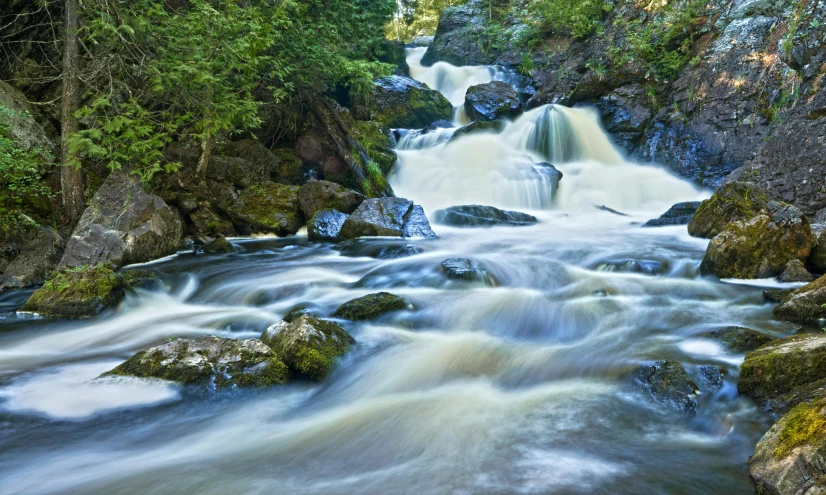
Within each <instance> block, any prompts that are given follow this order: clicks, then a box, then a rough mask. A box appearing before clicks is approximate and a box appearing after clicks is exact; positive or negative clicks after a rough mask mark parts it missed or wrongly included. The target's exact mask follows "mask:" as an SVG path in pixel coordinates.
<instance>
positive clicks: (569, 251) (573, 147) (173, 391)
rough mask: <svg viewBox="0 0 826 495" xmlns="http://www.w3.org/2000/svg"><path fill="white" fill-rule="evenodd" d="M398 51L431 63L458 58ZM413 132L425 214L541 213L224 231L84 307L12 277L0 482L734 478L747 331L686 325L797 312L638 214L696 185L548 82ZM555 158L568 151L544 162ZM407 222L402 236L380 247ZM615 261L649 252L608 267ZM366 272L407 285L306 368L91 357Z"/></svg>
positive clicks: (256, 485)
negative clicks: (322, 230)
mask: <svg viewBox="0 0 826 495" xmlns="http://www.w3.org/2000/svg"><path fill="white" fill-rule="evenodd" d="M415 57H420V54H419V53H417V52H413V53H412V54H411V68H412V69H413V74H414V76H415V77H417V78H419V79H421V80H424V81H426V82H428V83H430V82H433V81H435V80H438V77H440V76H438V74H434V73H435V72H437V71H439V70H442V71H444V73H446V74H455V73H457V72H458V71H459V69H455V68H450V67H438V65H439V64H437V66H436V67H434V68H432V69H425V68H422V67H421V66H417V64H416V63H415V62H416V59H415ZM461 70H462V71H465V72H466V73H468V74H477V73H487V74H488V75H489V76H491V77H493V76H494V75H495V73H496V71H495V70H493V69H489V68H484V67H483V68H471V69H461ZM431 72H433V73H431ZM428 78H433V79H428ZM450 78H451V84H452V85H453V86H452V87H453V88H454V89H451V90H449V91H457V92H458V91H462V92H463V91H464V89H461V88H459V89H455V88H457V87H458V86H460V85H461V84H460V83H461V82H458V83H457V82H456V81H453V79H452V78H454V76H453V75H451V76H450ZM470 78H471V76H468V79H470ZM476 82H479V81H475V80H474V81H473V82H470V83H468V84H467V85H470V84H475V83H476ZM481 82H484V81H481ZM433 84H434V86H435V87H438V88H439V89H442V90H443V91H448V90H445V89H443V88H444V87H445V86H441V85H440V84H437V83H435V82H434V83H433ZM462 87H464V88H465V89H466V86H462ZM448 98H453V96H452V95H450V94H448ZM453 131H454V129H443V130H439V131H436V132H439V133H443V134H445V135H447V136H448V137H449V135H450V134H452V132H453ZM426 137H427V135H424V136H418V137H411V138H410V139H408V140H407V142H406V143H401V144H400V147H403V148H404V149H402V150H400V162H399V164H398V166H397V170H396V172H395V174H394V175H393V176H392V177H391V181H392V183H393V184H392V185H393V187H394V189H395V191H396V192H397V194H398V195H399V196H405V197H408V198H410V199H412V200H415V201H416V202H417V203H420V204H422V205H423V206H424V207H425V209H426V211H427V213H428V214H429V215H431V217H432V213H433V212H434V211H435V209H437V208H441V207H445V206H449V205H460V204H470V203H479V204H486V205H493V206H499V207H508V208H513V209H519V210H520V211H525V212H528V213H531V214H533V215H535V216H537V217H538V218H539V220H540V222H539V223H538V224H536V225H532V226H522V227H493V228H467V229H461V228H449V227H444V226H439V225H434V230H435V231H436V233H437V234H438V236H439V237H438V238H437V239H435V240H426V241H425V240H422V241H410V240H406V241H400V240H394V239H369V240H361V241H359V242H357V243H356V244H354V245H349V246H346V247H339V248H336V246H334V245H328V244H310V243H308V242H307V240H306V237H296V238H291V239H256V240H251V239H248V240H238V241H235V244H236V245H237V246H238V247H239V248H240V250H239V251H238V252H236V253H234V254H229V255H197V256H196V255H192V254H181V255H178V256H176V257H173V258H171V259H166V260H162V261H159V262H156V263H153V264H152V266H153V267H154V268H156V269H158V270H160V271H162V272H164V273H165V274H166V275H165V277H166V281H167V283H168V284H169V286H170V288H169V289H170V290H169V291H168V292H166V293H140V294H138V295H137V296H133V297H131V298H129V299H127V301H126V302H125V303H124V304H122V305H121V306H120V307H119V308H117V309H116V310H115V311H113V312H110V313H108V314H105V315H102V316H100V317H98V318H96V319H94V320H92V321H85V322H66V321H49V320H45V319H38V318H35V317H32V316H27V315H17V314H15V313H14V309H16V308H17V307H19V306H20V305H21V304H22V302H23V301H24V300H25V298H26V295H27V294H26V293H10V294H7V295H5V296H2V297H3V299H2V300H0V311H2V312H3V313H2V314H1V315H0V401H2V402H0V406H1V407H2V410H0V422H2V432H3V435H2V437H0V493H4V494H45V493H84V494H120V493H123V494H126V493H208V494H212V493H214V494H226V493H290V494H315V493H327V494H329V493H333V494H351V493H363V494H385V493H428V494H429V493H433V494H443V493H467V494H471V493H497V494H498V493H502V494H510V493H529V494H533V493H536V494H540V493H541V494H546V493H588V494H593V493H605V494H617V493H627V494H639V493H669V494H697V493H703V494H737V493H742V494H747V493H752V490H753V489H752V487H751V485H750V483H749V481H748V476H747V474H746V471H745V468H744V463H745V461H746V459H747V458H748V456H749V455H750V453H751V452H752V451H753V448H754V445H755V443H756V442H757V440H758V439H759V437H760V436H761V435H762V433H763V432H764V431H765V430H766V429H767V427H768V424H767V422H766V418H764V417H763V416H762V415H761V414H760V413H759V411H758V410H757V408H756V407H755V406H754V404H753V403H752V402H751V401H749V400H747V399H743V398H740V397H738V396H737V392H736V385H735V384H736V376H737V373H738V365H739V363H740V362H741V361H742V358H743V356H742V355H738V354H732V353H729V352H727V351H725V350H723V349H722V348H721V347H720V346H719V345H718V344H716V343H715V342H713V341H711V340H708V339H705V338H703V335H704V334H706V333H707V332H709V331H711V330H715V329H717V328H720V327H722V326H727V325H735V324H737V325H744V326H749V327H752V328H755V329H759V330H763V331H766V332H768V333H771V334H774V335H778V336H780V335H783V334H786V333H788V332H789V329H788V328H786V327H784V326H782V325H781V324H780V323H776V322H774V321H773V320H772V318H771V310H770V307H769V306H766V305H764V304H763V301H762V297H761V289H760V288H759V287H755V286H750V285H743V284H729V283H721V282H718V281H715V280H711V279H704V278H701V277H699V276H698V275H697V267H698V265H699V262H700V260H701V258H702V254H703V252H704V250H705V246H706V243H707V241H704V240H698V239H692V238H690V237H688V235H687V234H686V229H685V227H684V226H683V227H665V228H660V229H643V228H640V225H639V224H640V223H641V222H644V221H645V220H648V219H649V218H655V217H657V216H659V215H660V214H661V213H662V212H663V211H665V210H666V209H667V208H668V206H670V205H671V204H673V203H675V202H678V201H688V200H696V199H699V198H702V197H704V196H706V195H707V193H704V192H702V191H698V190H696V189H695V188H694V187H693V186H691V185H690V184H688V183H686V182H683V181H681V180H679V179H677V178H674V177H673V176H671V175H670V174H668V173H667V172H666V171H664V170H662V169H659V168H656V167H651V166H640V165H636V164H633V163H629V162H627V161H626V160H625V159H624V158H623V157H622V156H621V155H620V154H619V153H618V152H617V151H616V150H615V149H614V148H613V147H612V146H611V144H610V142H609V140H608V138H607V137H606V136H605V135H604V133H602V131H601V130H600V128H599V125H598V123H597V121H596V117H595V116H594V114H593V113H590V112H589V111H588V110H586V109H577V110H571V109H565V108H561V107H543V108H540V109H536V110H533V111H531V112H528V113H526V114H525V115H523V116H522V117H520V118H518V119H517V120H516V121H514V122H512V123H509V124H508V125H507V126H506V127H505V128H504V130H503V131H502V132H501V133H499V134H493V133H490V134H483V135H478V136H477V135H469V136H464V137H460V138H457V139H455V140H454V141H452V142H449V143H448V142H446V141H445V140H444V139H443V140H438V139H431V140H430V141H429V142H425V139H426ZM547 161H551V162H552V163H553V164H554V165H555V166H556V167H557V168H558V169H559V170H560V171H561V172H562V173H563V174H564V177H563V179H562V180H561V181H560V182H559V183H558V184H556V183H555V181H554V180H552V179H551V174H548V173H543V167H544V170H547V168H546V166H544V165H541V162H547ZM557 185H558V189H557V190H556V193H554V187H555V186H557ZM595 205H606V206H608V207H610V208H614V209H617V210H620V211H622V212H623V213H625V214H627V215H629V216H619V215H616V214H613V213H610V212H607V211H602V210H598V209H596V208H595V207H594V206H595ZM403 244H407V245H412V246H414V247H415V248H416V251H419V253H418V254H414V255H412V256H408V257H403V258H395V259H383V258H381V257H380V256H379V253H382V252H387V251H388V248H392V247H395V246H399V245H403ZM411 252H415V251H412V250H411ZM452 257H468V258H472V259H473V260H475V261H476V262H477V263H478V264H479V265H480V266H481V267H482V268H483V269H484V270H485V271H486V272H487V274H488V276H489V277H488V279H487V280H489V282H490V283H489V284H486V283H482V282H478V283H468V282H465V281H457V280H449V279H447V278H446V277H445V276H444V274H443V273H442V272H441V269H440V263H441V262H442V261H443V260H445V259H447V258H452ZM629 260H636V261H640V262H645V263H644V265H645V266H647V267H656V268H655V269H651V270H648V271H646V272H643V273H628V272H623V271H622V267H624V266H633V263H630V264H629V263H627V262H628V261H629ZM379 290H387V291H391V292H393V293H396V294H398V295H401V296H403V297H405V298H406V299H408V300H409V301H410V302H412V303H413V305H414V309H412V310H409V311H401V312H398V313H393V314H390V315H387V316H385V317H383V318H381V319H379V320H376V321H373V322H366V323H352V322H345V323H344V325H345V327H346V328H347V330H348V331H349V332H350V333H351V334H352V335H353V336H354V337H355V338H356V339H357V341H358V346H357V347H356V348H355V350H354V351H353V352H351V353H349V354H348V355H346V356H345V357H344V359H343V360H341V361H340V362H339V363H338V366H337V368H336V370H335V371H334V373H333V375H332V376H331V377H330V378H328V379H327V380H326V381H325V382H324V383H321V384H316V383H311V382H304V383H300V382H299V383H293V384H290V385H287V386H281V387H273V388H268V389H265V390H225V389H222V390H211V389H203V388H181V387H178V386H176V385H172V384H168V383H165V382H158V381H145V380H137V379H130V378H121V377H118V378H105V379H96V378H95V377H96V376H98V375H99V374H100V373H101V372H103V371H106V370H108V369H111V368H112V367H113V366H115V365H116V364H117V363H119V362H121V361H123V360H125V359H126V358H128V357H129V356H131V355H132V354H133V353H135V352H137V351H140V350H143V349H146V348H147V347H150V346H152V345H156V344H159V343H162V342H164V341H165V340H166V339H167V338H170V337H181V336H198V335H209V334H212V335H219V336H224V337H236V338H250V337H258V336H259V335H260V334H261V332H263V331H264V330H265V329H266V328H267V327H268V326H269V325H271V324H272V323H273V322H275V321H278V320H279V319H280V318H281V317H283V316H284V315H285V314H286V313H287V312H289V311H290V310H291V309H293V308H295V307H296V306H308V307H309V308H310V309H311V310H312V311H313V312H315V313H317V314H319V315H322V316H328V315H330V314H331V313H332V312H333V310H334V309H335V308H336V307H337V306H338V305H339V304H341V303H343V302H345V301H347V300H349V299H352V298H355V297H358V296H362V295H365V294H368V293H371V292H377V291H379ZM659 359H675V360H677V361H679V362H681V363H683V364H684V365H685V367H686V369H687V371H688V372H689V374H690V375H691V376H692V377H694V379H695V381H697V383H698V384H700V388H701V389H702V391H703V393H702V394H700V395H699V396H698V397H697V402H698V406H697V413H696V415H695V416H693V417H687V416H684V415H683V413H682V412H680V411H677V410H674V409H670V408H668V407H666V406H663V405H660V404H657V403H655V402H654V401H653V400H652V399H651V397H650V395H649V394H648V392H647V391H645V390H643V389H640V388H638V387H636V386H635V385H634V382H633V379H632V372H633V369H634V368H635V367H636V366H637V365H639V364H641V363H645V362H650V361H653V360H659ZM703 365H714V366H718V367H720V368H721V370H722V371H723V373H724V383H723V386H722V388H720V389H719V390H716V391H713V390H712V389H711V388H709V387H706V386H704V385H703V382H702V380H701V370H700V367H701V366H703Z"/></svg>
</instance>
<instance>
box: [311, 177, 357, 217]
mask: <svg viewBox="0 0 826 495" xmlns="http://www.w3.org/2000/svg"><path fill="white" fill-rule="evenodd" d="M364 200H365V197H364V196H363V195H361V194H359V193H357V192H356V191H353V190H350V189H347V188H346V187H344V186H340V185H338V184H336V183H335V182H329V181H326V180H311V181H309V182H307V183H306V184H304V185H303V186H301V188H300V189H299V190H298V203H299V204H300V205H301V211H302V212H303V213H304V218H313V215H315V214H316V213H318V212H319V211H321V210H327V209H330V210H337V211H340V212H341V213H345V214H348V215H349V214H350V213H353V212H354V211H356V208H358V207H359V205H360V204H361V203H363V202H364Z"/></svg>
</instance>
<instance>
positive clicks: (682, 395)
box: [634, 361, 699, 416]
mask: <svg viewBox="0 0 826 495" xmlns="http://www.w3.org/2000/svg"><path fill="white" fill-rule="evenodd" d="M634 380H635V382H636V383H637V385H638V386H640V387H642V388H644V389H646V390H648V391H649V392H650V393H651V396H652V397H653V399H654V401H655V402H657V403H659V404H663V405H666V406H668V407H671V408H673V409H677V410H678V411H682V412H683V413H684V414H686V415H689V416H693V415H694V413H695V411H696V409H697V401H696V400H695V399H694V397H695V396H696V395H697V393H698V392H699V389H698V388H697V384H696V383H694V381H693V380H692V379H691V377H690V376H688V373H686V371H685V369H684V368H683V367H682V365H681V364H680V363H678V362H676V361H656V362H654V363H652V364H648V365H643V366H640V367H638V368H637V369H636V370H635V371H634Z"/></svg>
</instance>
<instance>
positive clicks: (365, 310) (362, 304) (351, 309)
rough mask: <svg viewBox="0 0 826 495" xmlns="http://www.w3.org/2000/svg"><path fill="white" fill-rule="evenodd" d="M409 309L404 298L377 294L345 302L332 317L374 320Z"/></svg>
mask: <svg viewBox="0 0 826 495" xmlns="http://www.w3.org/2000/svg"><path fill="white" fill-rule="evenodd" d="M409 308H410V303H408V302H407V301H406V300H405V299H404V298H402V297H399V296H397V295H395V294H391V293H389V292H377V293H375V294H367V295H366V296H362V297H359V298H357V299H353V300H350V301H347V302H346V303H344V304H342V305H341V306H339V307H338V308H337V309H336V311H335V312H334V313H333V316H335V317H336V318H344V319H347V320H374V319H376V318H378V317H379V316H381V315H383V314H386V313H390V312H392V311H400V310H403V309H409Z"/></svg>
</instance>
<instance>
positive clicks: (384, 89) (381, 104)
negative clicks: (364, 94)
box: [370, 75, 453, 129]
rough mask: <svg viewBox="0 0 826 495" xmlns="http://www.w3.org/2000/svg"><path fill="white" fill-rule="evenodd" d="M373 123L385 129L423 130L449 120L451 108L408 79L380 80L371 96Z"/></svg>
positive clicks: (433, 91)
mask: <svg viewBox="0 0 826 495" xmlns="http://www.w3.org/2000/svg"><path fill="white" fill-rule="evenodd" d="M370 101H371V103H372V116H373V120H375V121H376V122H378V123H379V124H381V125H382V126H384V127H392V128H405V129H422V128H423V127H425V126H427V125H429V124H430V123H431V122H435V121H437V120H440V119H445V120H449V119H450V118H451V116H452V115H453V105H451V104H450V102H449V101H448V100H447V98H445V97H444V95H442V94H441V93H439V92H438V91H435V90H433V89H430V88H428V87H427V85H425V84H424V83H421V82H419V81H416V80H415V79H411V78H409V77H405V76H400V75H393V76H388V77H384V78H380V79H378V80H377V81H376V83H375V84H374V85H373V88H372V90H371V93H370Z"/></svg>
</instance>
